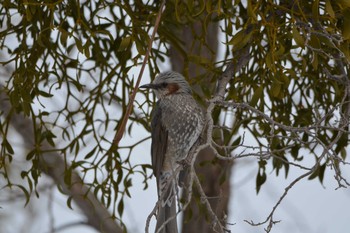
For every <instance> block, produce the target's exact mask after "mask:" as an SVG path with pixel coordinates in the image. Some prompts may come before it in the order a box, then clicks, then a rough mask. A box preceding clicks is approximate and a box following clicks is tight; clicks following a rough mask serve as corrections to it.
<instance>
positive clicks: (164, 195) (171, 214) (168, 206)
mask: <svg viewBox="0 0 350 233" xmlns="http://www.w3.org/2000/svg"><path fill="white" fill-rule="evenodd" d="M175 187H176V186H175V182H174V179H172V177H161V179H160V187H159V191H160V192H159V196H160V197H159V198H160V200H159V203H158V214H157V225H156V231H155V232H156V233H178V230H177V221H176V190H175Z"/></svg>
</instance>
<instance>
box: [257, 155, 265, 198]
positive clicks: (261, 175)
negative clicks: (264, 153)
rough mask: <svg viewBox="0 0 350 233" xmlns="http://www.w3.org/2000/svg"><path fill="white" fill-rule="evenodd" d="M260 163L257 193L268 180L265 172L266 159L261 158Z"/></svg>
mask: <svg viewBox="0 0 350 233" xmlns="http://www.w3.org/2000/svg"><path fill="white" fill-rule="evenodd" d="M258 164H259V170H258V174H257V176H256V193H257V194H258V193H259V191H260V188H261V186H262V185H263V184H264V183H265V182H266V172H265V166H266V161H265V160H260V161H259V162H258Z"/></svg>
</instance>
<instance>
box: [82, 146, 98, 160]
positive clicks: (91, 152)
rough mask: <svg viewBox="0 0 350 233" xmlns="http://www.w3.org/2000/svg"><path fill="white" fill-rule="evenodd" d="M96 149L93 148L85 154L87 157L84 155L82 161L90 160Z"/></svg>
mask: <svg viewBox="0 0 350 233" xmlns="http://www.w3.org/2000/svg"><path fill="white" fill-rule="evenodd" d="M96 149H97V147H95V148H94V149H92V150H91V151H90V152H89V153H87V155H85V157H84V159H88V158H91V156H93V155H94V153H95V151H96Z"/></svg>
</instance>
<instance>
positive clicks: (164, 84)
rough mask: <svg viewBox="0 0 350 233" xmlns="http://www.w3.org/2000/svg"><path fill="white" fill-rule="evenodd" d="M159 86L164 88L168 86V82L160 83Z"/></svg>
mask: <svg viewBox="0 0 350 233" xmlns="http://www.w3.org/2000/svg"><path fill="white" fill-rule="evenodd" d="M159 86H160V88H166V87H167V86H168V84H167V83H161V84H160V85H159Z"/></svg>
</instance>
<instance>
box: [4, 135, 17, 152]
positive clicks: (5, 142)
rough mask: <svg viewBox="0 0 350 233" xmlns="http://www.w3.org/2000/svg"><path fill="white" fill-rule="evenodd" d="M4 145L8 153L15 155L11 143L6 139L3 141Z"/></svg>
mask: <svg viewBox="0 0 350 233" xmlns="http://www.w3.org/2000/svg"><path fill="white" fill-rule="evenodd" d="M2 145H3V146H4V147H5V148H6V151H7V152H8V153H10V154H11V155H13V154H14V153H15V152H14V151H13V148H12V146H11V145H10V143H9V142H8V141H7V140H6V138H4V139H3V141H2Z"/></svg>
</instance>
